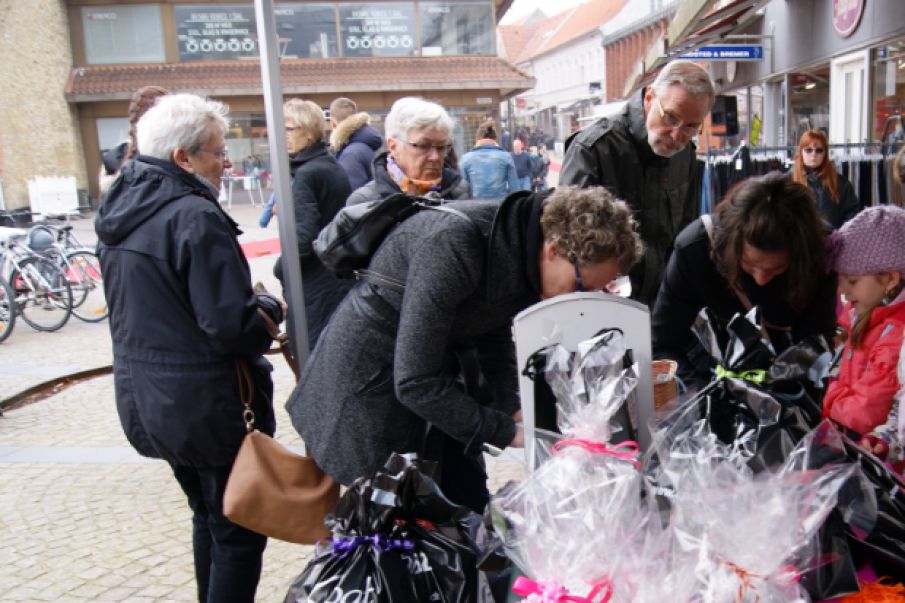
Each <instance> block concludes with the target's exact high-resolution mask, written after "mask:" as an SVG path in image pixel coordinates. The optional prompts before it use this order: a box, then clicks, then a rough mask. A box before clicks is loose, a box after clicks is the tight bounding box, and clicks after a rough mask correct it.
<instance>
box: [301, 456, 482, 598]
mask: <svg viewBox="0 0 905 603" xmlns="http://www.w3.org/2000/svg"><path fill="white" fill-rule="evenodd" d="M430 469H431V468H430V464H429V463H420V462H418V461H417V460H416V459H415V458H414V456H413V455H400V454H393V455H392V456H391V457H390V459H389V460H388V461H387V463H386V465H385V466H384V468H383V469H382V470H381V471H378V472H377V473H376V474H375V475H374V476H373V477H371V478H370V479H368V478H361V479H359V480H357V481H356V482H355V483H353V484H352V485H351V486H350V487H349V489H348V490H347V491H346V492H345V493H344V494H343V496H342V497H341V498H340V500H339V502H338V503H337V505H336V508H335V510H334V512H333V513H332V514H331V515H329V516H328V517H327V520H326V523H327V527H328V528H330V529H331V530H332V531H333V537H332V538H330V539H328V540H326V541H324V542H322V543H320V544H319V545H318V547H317V549H316V553H315V557H314V558H313V559H312V560H311V561H310V562H309V563H308V565H307V566H306V567H305V569H304V571H303V572H302V573H301V574H300V575H299V576H298V578H296V579H295V581H294V582H293V583H292V586H291V587H290V588H289V592H288V593H287V594H286V598H285V600H284V601H285V603H295V602H302V601H304V602H312V603H316V602H319V601H346V600H349V601H352V600H355V601H369V602H374V603H417V602H421V601H431V602H434V601H436V602H438V603H447V602H448V603H491V602H492V601H493V598H492V595H491V594H490V590H489V587H488V585H487V578H486V575H485V574H484V573H483V572H481V571H479V570H478V560H479V558H480V557H481V555H482V553H481V548H480V546H479V544H478V542H477V539H478V537H479V532H480V530H481V528H482V518H481V517H480V516H479V515H477V514H475V513H473V512H472V511H470V510H468V509H466V508H464V507H460V506H457V505H455V504H453V503H452V502H450V501H449V500H448V499H447V498H446V497H445V496H443V494H442V492H440V489H439V488H438V487H437V485H436V483H434V481H433V480H432V479H431V478H430V477H429V475H428V473H429V472H430Z"/></svg>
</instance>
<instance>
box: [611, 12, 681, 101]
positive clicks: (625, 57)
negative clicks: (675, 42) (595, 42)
mask: <svg viewBox="0 0 905 603" xmlns="http://www.w3.org/2000/svg"><path fill="white" fill-rule="evenodd" d="M668 26H669V20H668V19H662V20H660V21H657V22H656V23H654V24H652V25H650V26H648V27H645V28H644V29H639V30H638V31H635V32H633V33H631V34H629V35H627V36H625V37H623V38H620V39H618V40H616V41H615V42H612V43H610V44H607V46H606V47H605V48H604V60H605V62H606V90H604V100H605V101H613V100H619V99H621V98H623V97H624V92H625V86H626V83H628V80H629V78H630V77H632V76H633V75H634V70H635V67H636V66H637V64H638V61H640V60H641V59H642V58H644V55H646V54H647V51H648V49H649V48H650V45H651V44H653V42H654V40H656V39H657V38H658V37H659V36H660V35H661V32H664V31H665V30H666V28H667V27H668Z"/></svg>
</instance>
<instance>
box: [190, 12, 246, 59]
mask: <svg viewBox="0 0 905 603" xmlns="http://www.w3.org/2000/svg"><path fill="white" fill-rule="evenodd" d="M173 14H174V16H175V18H176V34H177V38H178V40H179V60H180V61H225V60H235V59H257V58H258V30H257V27H256V25H255V11H254V5H252V4H222V5H217V4H198V5H177V6H174V7H173Z"/></svg>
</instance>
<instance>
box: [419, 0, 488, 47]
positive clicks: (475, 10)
mask: <svg viewBox="0 0 905 603" xmlns="http://www.w3.org/2000/svg"><path fill="white" fill-rule="evenodd" d="M418 18H419V21H420V27H421V54H422V55H423V56H442V55H457V54H460V55H475V54H495V50H494V29H493V27H492V23H493V7H492V6H491V5H490V3H489V2H420V3H419V4H418Z"/></svg>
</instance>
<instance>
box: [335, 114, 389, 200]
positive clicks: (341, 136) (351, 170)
mask: <svg viewBox="0 0 905 603" xmlns="http://www.w3.org/2000/svg"><path fill="white" fill-rule="evenodd" d="M369 119H370V117H369V116H368V114H367V113H356V114H355V115H350V116H349V117H347V118H346V119H344V120H343V121H342V122H340V123H339V124H338V125H337V126H336V128H335V129H334V130H333V132H332V133H331V134H330V146H331V147H333V152H334V153H335V154H336V159H337V160H338V161H339V164H340V165H341V166H342V167H343V169H344V170H346V174H347V175H348V176H349V184H350V185H351V187H352V190H353V191H354V190H355V189H357V188H359V187H361V186H364V185H365V184H367V183H368V182H370V181H371V177H372V171H371V161H373V159H374V154H375V153H376V152H377V151H378V150H379V149H380V147H382V146H383V138H381V137H380V132H378V131H377V129H376V128H374V127H373V126H371V125H369V124H368V121H369Z"/></svg>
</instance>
